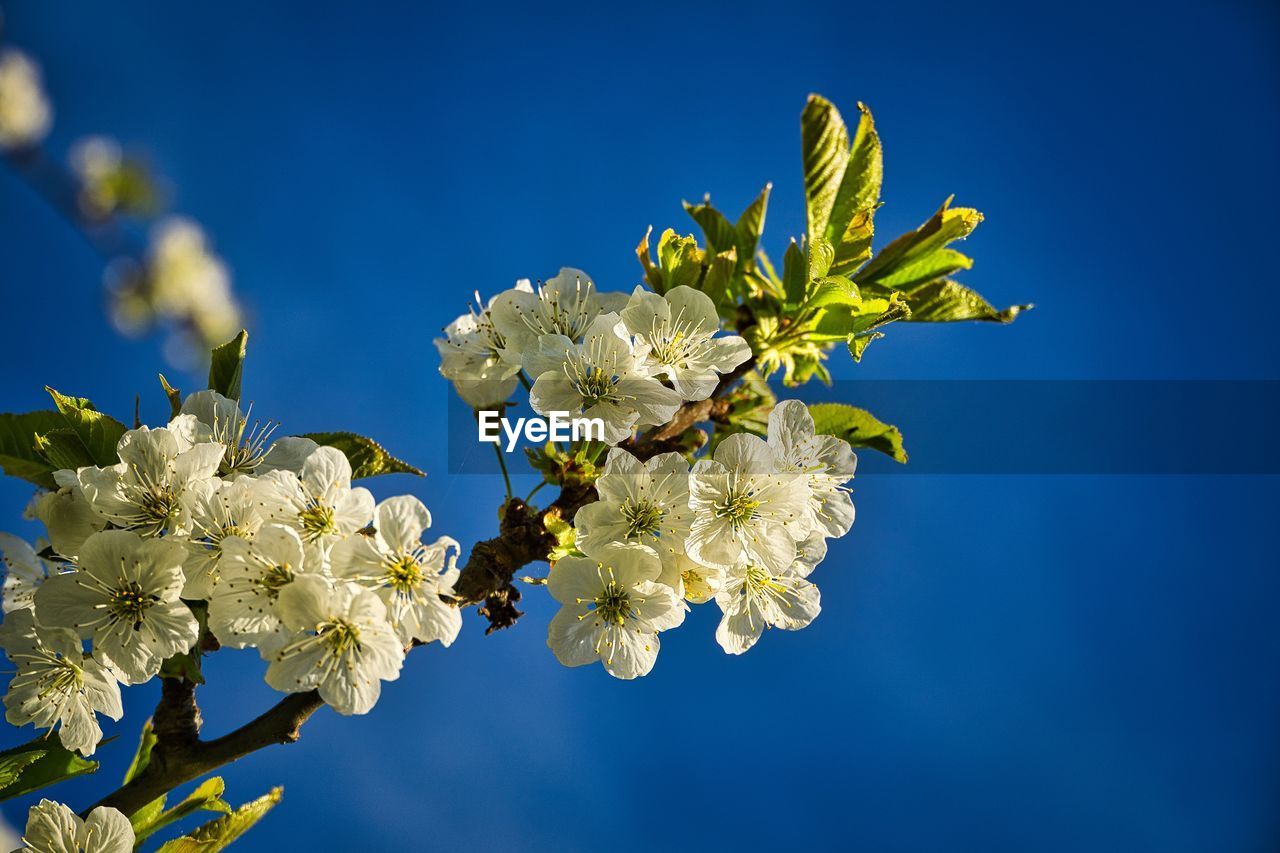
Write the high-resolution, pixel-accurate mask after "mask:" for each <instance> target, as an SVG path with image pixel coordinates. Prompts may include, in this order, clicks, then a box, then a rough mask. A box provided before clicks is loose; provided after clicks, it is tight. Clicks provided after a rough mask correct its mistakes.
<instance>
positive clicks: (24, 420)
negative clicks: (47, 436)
mask: <svg viewBox="0 0 1280 853" xmlns="http://www.w3.org/2000/svg"><path fill="white" fill-rule="evenodd" d="M66 425H67V422H66V420H65V419H64V418H63V417H62V415H61V414H60V413H58V412H26V413H25V414H20V415H15V414H0V468H3V469H4V472H5V473H6V474H8V475H9V476H10V477H19V478H21V479H23V480H26V481H27V482H28V483H35V484H36V485H37V486H43V487H44V488H46V489H53V488H57V484H56V483H54V481H53V472H54V471H55V470H56V469H55V468H54V467H53V466H51V465H50V464H49V463H48V462H47V461H46V460H45V458H44V457H43V456H41V455H40V453H38V452H37V451H36V440H35V437H36V434H37V433H46V432H51V431H52V430H55V429H61V428H63V427H65V426H66Z"/></svg>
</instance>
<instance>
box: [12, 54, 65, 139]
mask: <svg viewBox="0 0 1280 853" xmlns="http://www.w3.org/2000/svg"><path fill="white" fill-rule="evenodd" d="M52 123H53V111H52V110H51V109H50V108H49V101H48V100H47V99H46V98H45V94H44V88H43V87H42V86H41V85H40V69H39V68H38V67H37V66H36V64H35V62H33V61H32V60H31V59H29V58H28V57H27V55H26V54H24V53H19V52H18V51H16V50H6V51H4V52H2V53H0V149H4V148H24V147H26V146H29V145H34V144H36V143H37V142H39V141H40V140H42V139H44V137H45V134H47V133H48V132H49V125H50V124H52Z"/></svg>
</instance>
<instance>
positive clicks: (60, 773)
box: [0, 735, 98, 801]
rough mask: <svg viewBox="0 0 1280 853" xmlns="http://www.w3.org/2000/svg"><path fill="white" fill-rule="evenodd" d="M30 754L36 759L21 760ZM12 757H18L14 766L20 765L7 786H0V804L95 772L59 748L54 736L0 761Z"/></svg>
mask: <svg viewBox="0 0 1280 853" xmlns="http://www.w3.org/2000/svg"><path fill="white" fill-rule="evenodd" d="M33 752H39V753H40V755H39V756H38V757H36V758H34V759H32V760H30V761H27V760H26V759H25V757H22V756H27V755H30V754H31V753H33ZM15 757H18V762H17V763H22V765H23V766H22V768H21V772H20V773H19V774H18V775H17V777H16V778H14V779H13V780H12V781H10V782H9V783H8V784H6V785H4V786H0V801H3V800H11V799H13V798H14V797H21V796H22V795H23V794H29V793H31V792H32V791H38V790H39V789H41V788H44V787H46V786H48V785H53V784H55V783H57V782H61V781H63V780H65V779H71V778H73V777H76V776H83V775H84V774H85V773H92V772H94V771H95V770H97V769H98V762H96V761H89V760H87V759H84V758H81V757H80V756H78V755H76V754H75V753H74V752H71V751H70V750H68V749H67V748H66V747H64V746H63V745H62V742H61V741H59V740H58V737H57V735H52V736H50V735H45V736H42V737H38V738H36V739H35V740H33V741H31V742H30V743H25V744H23V745H22V746H15V747H13V748H12V749H7V750H5V751H4V752H0V761H4V760H5V759H9V758H15ZM24 762H25V763H24ZM10 766H11V767H12V766H13V765H12V764H11V765H10Z"/></svg>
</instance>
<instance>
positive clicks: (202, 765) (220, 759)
mask: <svg viewBox="0 0 1280 853" xmlns="http://www.w3.org/2000/svg"><path fill="white" fill-rule="evenodd" d="M162 689H163V691H164V692H163V694H162V695H161V698H160V704H159V705H157V706H156V713H155V717H154V718H153V730H154V731H155V734H156V745H155V747H154V748H153V749H152V750H151V761H150V763H149V764H147V766H146V768H145V769H144V770H143V771H142V772H141V773H139V774H138V775H137V776H135V777H134V778H133V779H132V780H131V781H130V782H128V783H127V784H125V785H123V786H122V787H120V788H118V789H117V790H115V791H113V792H112V793H110V794H108V795H107V796H105V797H103V798H102V799H101V800H99V801H98V802H96V803H94V804H93V805H92V806H90V807H89V808H88V809H87V810H86V812H85V813H86V814H87V813H88V812H89V811H92V810H93V809H95V808H97V807H98V806H108V807H110V808H115V809H119V810H120V811H121V812H123V813H124V814H126V815H131V814H133V813H134V812H136V811H138V809H140V808H142V807H143V806H145V805H146V804H147V803H149V802H151V801H152V800H155V799H157V798H159V797H160V796H162V795H164V794H166V793H168V792H169V791H171V790H173V789H174V788H176V787H178V786H179V785H181V784H183V783H184V782H190V781H191V780H192V779H196V778H198V777H200V776H203V775H204V774H206V773H209V772H211V771H213V770H216V769H217V768H219V767H221V766H223V765H224V764H230V763H231V762H232V761H235V760H236V759H238V758H243V757H244V756H246V755H248V754H249V753H251V752H257V751H258V750H259V749H262V748H263V747H267V746H271V745H272V744H276V743H293V742H294V741H296V740H297V739H298V737H299V728H300V727H301V726H302V724H303V723H305V722H306V721H307V719H308V718H309V717H310V716H311V715H312V714H314V713H315V712H316V711H318V710H319V709H320V706H321V705H323V704H324V702H323V701H322V700H321V699H320V694H318V693H316V691H314V690H310V691H308V692H306V693H291V694H289V695H288V696H285V697H284V698H283V699H281V700H280V701H279V702H278V703H276V705H275V706H274V707H272V708H271V709H270V710H268V711H267V712H266V713H264V714H262V715H261V716H259V717H258V718H257V719H255V720H253V721H252V722H249V723H245V724H244V725H243V726H241V727H240V728H238V729H236V730H235V731H233V732H231V733H229V734H226V735H223V736H222V737H220V738H218V739H216V740H211V741H202V740H200V739H199V738H198V737H196V736H195V734H196V732H197V731H198V730H199V726H200V710H199V708H197V707H196V704H195V685H194V684H192V683H191V682H189V681H185V680H182V679H174V678H166V679H163V688H162ZM179 700H181V703H182V704H177V703H178V701H179ZM190 709H194V726H192V718H191V716H190ZM188 736H190V739H188Z"/></svg>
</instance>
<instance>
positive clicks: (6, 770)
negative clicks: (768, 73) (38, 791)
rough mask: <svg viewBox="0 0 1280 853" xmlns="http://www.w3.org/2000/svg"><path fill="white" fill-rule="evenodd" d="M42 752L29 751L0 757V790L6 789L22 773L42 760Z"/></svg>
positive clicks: (41, 750)
mask: <svg viewBox="0 0 1280 853" xmlns="http://www.w3.org/2000/svg"><path fill="white" fill-rule="evenodd" d="M44 752H45V751H44V750H43V749H29V750H27V751H26V752H19V753H17V754H14V755H5V756H0V788H7V787H8V786H10V785H12V784H13V783H14V782H16V781H18V777H19V776H21V775H22V771H23V770H26V769H27V767H28V765H31V764H33V763H35V762H36V761H39V760H40V759H41V758H43V757H44Z"/></svg>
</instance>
